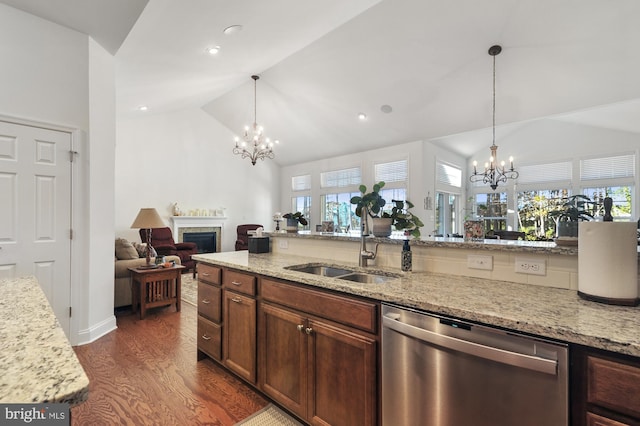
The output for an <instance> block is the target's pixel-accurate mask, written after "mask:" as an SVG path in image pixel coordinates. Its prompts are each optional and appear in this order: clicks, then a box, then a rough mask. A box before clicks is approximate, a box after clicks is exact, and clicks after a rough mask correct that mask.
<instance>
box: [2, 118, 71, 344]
mask: <svg viewBox="0 0 640 426" xmlns="http://www.w3.org/2000/svg"><path fill="white" fill-rule="evenodd" d="M70 150H71V134H70V133H67V132H61V131H56V130H48V129H42V128H38V127H31V126H26V125H21V124H14V123H7V122H3V121H0V199H1V201H0V279H2V278H15V277H20V276H24V275H33V276H35V277H36V278H37V279H38V282H39V283H40V287H42V290H43V291H44V293H45V294H46V296H47V298H48V299H49V304H50V305H51V307H52V308H53V311H54V312H55V314H56V317H57V318H58V321H59V322H60V324H61V325H62V328H63V329H64V330H65V333H66V334H67V336H69V325H70V318H69V316H70V313H69V307H70V306H71V278H70V273H71V272H70V269H71V239H70V228H71V161H70V157H69V155H70V154H69V152H70Z"/></svg>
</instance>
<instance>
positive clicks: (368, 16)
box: [0, 0, 640, 165]
mask: <svg viewBox="0 0 640 426" xmlns="http://www.w3.org/2000/svg"><path fill="white" fill-rule="evenodd" d="M0 1H3V2H4V3H7V4H9V5H12V6H14V7H17V8H21V9H23V10H25V11H27V12H29V13H33V14H36V15H39V16H41V17H44V18H45V19H50V20H53V21H54V22H58V23H61V24H63V25H67V26H69V27H71V28H74V29H76V30H78V31H82V32H85V33H88V34H90V35H92V36H93V37H94V38H95V39H96V41H98V42H100V43H101V44H103V46H105V48H106V49H107V50H109V51H110V52H112V53H115V55H116V62H117V81H116V87H117V107H118V113H119V116H121V117H135V116H137V115H140V114H143V113H142V112H140V111H138V110H137V107H138V106H140V105H142V104H144V105H147V106H148V107H149V110H148V111H147V112H145V114H154V113H160V112H166V111H171V110H176V109H182V108H203V109H204V110H205V111H206V112H207V113H209V114H211V115H212V116H213V117H215V118H216V119H217V120H219V121H220V122H221V123H223V124H224V125H225V126H227V127H228V128H229V129H230V130H232V131H236V130H237V131H240V129H242V128H243V127H244V125H245V124H250V123H251V122H252V121H253V112H254V111H253V81H252V80H251V79H250V76H251V75H252V74H259V75H260V77H261V78H260V80H259V81H258V85H257V119H258V120H257V121H258V122H259V123H260V124H262V125H264V127H265V131H266V133H267V135H269V136H270V137H272V138H277V139H279V140H280V141H281V144H280V146H279V147H278V152H277V154H276V161H278V162H279V164H282V165H286V164H293V163H299V162H304V161H309V160H314V159H318V158H326V157H331V156H335V155H340V154H345V153H353V152H358V151H362V150H367V149H373V148H376V147H381V146H387V145H392V144H399V143H404V142H410V141H415V140H436V141H437V143H439V144H441V145H442V146H444V147H446V148H447V149H450V150H452V151H454V152H457V153H459V154H461V155H463V156H469V155H471V154H473V153H475V152H477V151H479V150H481V149H486V146H487V145H488V144H489V141H488V140H486V139H481V140H478V138H473V137H469V133H468V132H473V131H476V130H479V129H480V131H481V132H483V133H486V129H487V128H489V127H490V126H491V120H492V117H491V105H492V93H491V90H492V57H491V56H489V55H488V53H487V50H488V48H489V47H490V46H492V45H494V44H500V45H502V47H503V51H502V53H501V54H500V55H498V56H497V57H496V68H497V72H496V74H497V75H496V90H497V92H496V123H497V124H498V125H503V124H507V123H520V122H527V121H530V120H535V119H539V118H543V117H552V118H553V119H561V120H565V121H573V122H576V123H581V124H587V125H593V126H601V127H608V128H614V129H619V130H624V131H629V132H635V133H639V134H640V120H639V119H638V118H639V117H640V102H639V101H638V99H640V78H638V75H640V25H638V22H640V2H638V1H637V0H520V1H513V0H487V1H477V0H349V1H343V0H323V1H321V2H311V1H308V0H307V1H300V0H270V1H259V0H234V1H223V0H189V1H175V0H149V1H148V3H147V2H146V0H138V1H133V0H0ZM145 3H147V4H146V7H145ZM143 8H144V10H143ZM107 11H109V12H107ZM80 12H82V13H83V14H84V15H82V19H78V16H77V15H78V14H79V13H80ZM138 15H139V17H138ZM65 17H67V18H68V19H67V20H66V22H65ZM72 18H73V19H72ZM136 19H137V21H136ZM134 22H135V24H133V23H134ZM80 24H82V25H80ZM89 24H91V25H89ZM236 24H240V25H242V26H243V28H242V30H241V31H239V32H237V33H235V34H232V35H225V34H223V32H222V31H223V29H224V28H226V27H228V26H230V25H236ZM115 27H117V28H115ZM116 29H117V31H115V30H116ZM109 31H110V32H111V33H116V34H111V33H109ZM118 40H120V41H118ZM122 40H124V42H123V41H122ZM214 45H218V46H220V48H221V50H220V52H219V53H218V54H217V55H215V56H210V55H208V54H207V53H206V52H205V49H206V48H207V47H210V46H214ZM383 106H385V107H384V108H383ZM388 107H390V109H391V112H388V111H389V108H388ZM383 110H384V111H383ZM359 113H364V114H366V115H367V117H368V118H367V120H365V121H360V120H358V117H357V116H358V114H359ZM483 129H484V130H483ZM458 135H460V136H459V137H457V136H458ZM212 143H219V144H220V145H221V148H227V146H228V145H230V144H231V141H215V142H213V141H212Z"/></svg>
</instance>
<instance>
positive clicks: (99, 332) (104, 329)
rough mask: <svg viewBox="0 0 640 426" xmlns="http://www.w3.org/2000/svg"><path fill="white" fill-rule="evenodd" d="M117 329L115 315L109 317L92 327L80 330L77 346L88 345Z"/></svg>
mask: <svg viewBox="0 0 640 426" xmlns="http://www.w3.org/2000/svg"><path fill="white" fill-rule="evenodd" d="M116 328H118V326H117V324H116V317H115V315H111V316H110V317H109V318H107V319H105V320H104V321H101V322H99V323H97V324H94V325H93V326H92V327H90V328H88V329H86V330H81V331H80V332H79V333H78V346H81V345H86V344H89V343H91V342H93V341H95V340H98V339H99V338H101V337H102V336H104V335H105V334H108V333H110V332H112V331H113V330H115V329H116Z"/></svg>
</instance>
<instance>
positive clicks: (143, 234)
mask: <svg viewBox="0 0 640 426" xmlns="http://www.w3.org/2000/svg"><path fill="white" fill-rule="evenodd" d="M140 238H141V239H142V241H147V230H146V229H140ZM151 247H153V248H154V249H155V251H156V253H158V256H178V257H179V258H180V262H181V264H182V266H184V267H185V268H187V270H192V271H193V276H194V277H195V274H196V270H195V266H196V262H195V260H192V259H191V255H194V254H198V246H197V245H196V243H176V242H175V241H174V240H173V235H172V234H171V228H153V229H152V230H151Z"/></svg>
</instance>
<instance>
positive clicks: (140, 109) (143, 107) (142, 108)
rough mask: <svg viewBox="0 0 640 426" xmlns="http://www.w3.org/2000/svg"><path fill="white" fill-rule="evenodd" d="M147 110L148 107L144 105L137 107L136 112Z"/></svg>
mask: <svg viewBox="0 0 640 426" xmlns="http://www.w3.org/2000/svg"><path fill="white" fill-rule="evenodd" d="M148 110H149V107H148V106H146V105H140V106H139V107H138V111H148Z"/></svg>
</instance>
